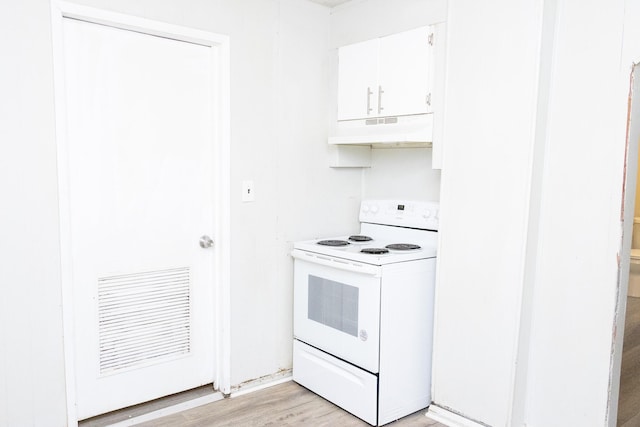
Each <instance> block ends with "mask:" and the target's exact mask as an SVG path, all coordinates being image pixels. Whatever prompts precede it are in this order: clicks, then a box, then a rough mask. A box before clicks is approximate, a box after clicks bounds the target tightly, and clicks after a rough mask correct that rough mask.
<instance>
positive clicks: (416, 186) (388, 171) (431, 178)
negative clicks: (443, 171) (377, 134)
mask: <svg viewBox="0 0 640 427" xmlns="http://www.w3.org/2000/svg"><path fill="white" fill-rule="evenodd" d="M432 152H433V150H432V149H431V148H393V149H389V148H383V149H373V150H371V167H370V168H366V169H364V175H363V180H362V182H363V184H362V185H363V187H362V197H363V198H364V199H394V198H397V199H404V200H435V201H438V200H440V170H439V169H433V168H432V167H431V154H432Z"/></svg>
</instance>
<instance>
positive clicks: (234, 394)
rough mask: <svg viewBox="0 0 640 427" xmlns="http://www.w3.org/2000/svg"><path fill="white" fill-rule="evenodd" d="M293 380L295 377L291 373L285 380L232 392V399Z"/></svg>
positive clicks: (272, 381)
mask: <svg viewBox="0 0 640 427" xmlns="http://www.w3.org/2000/svg"><path fill="white" fill-rule="evenodd" d="M292 379H293V377H292V376H291V371H289V374H288V375H287V376H285V377H283V378H277V379H273V380H271V381H268V382H261V383H260V384H257V385H252V386H248V387H246V388H244V387H243V388H242V389H241V390H238V391H233V392H231V398H234V397H238V396H242V395H244V394H247V393H253V392H254V391H258V390H263V389H265V388H269V387H273V386H274V385H278V384H282V383H286V382H288V381H291V380H292Z"/></svg>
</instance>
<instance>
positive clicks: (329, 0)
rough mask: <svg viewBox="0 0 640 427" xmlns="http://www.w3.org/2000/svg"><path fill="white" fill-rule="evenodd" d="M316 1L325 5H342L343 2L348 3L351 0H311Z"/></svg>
mask: <svg viewBox="0 0 640 427" xmlns="http://www.w3.org/2000/svg"><path fill="white" fill-rule="evenodd" d="M310 1H312V2H314V3H318V4H321V5H323V6H328V7H334V6H338V5H341V4H343V3H347V2H348V1H350V0H310Z"/></svg>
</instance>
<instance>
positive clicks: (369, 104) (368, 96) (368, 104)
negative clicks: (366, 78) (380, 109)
mask: <svg viewBox="0 0 640 427" xmlns="http://www.w3.org/2000/svg"><path fill="white" fill-rule="evenodd" d="M371 95H373V92H371V88H370V87H369V86H367V116H368V115H369V114H371V110H373V108H371Z"/></svg>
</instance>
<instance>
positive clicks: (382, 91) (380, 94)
mask: <svg viewBox="0 0 640 427" xmlns="http://www.w3.org/2000/svg"><path fill="white" fill-rule="evenodd" d="M383 93H384V90H382V86H378V114H381V113H382V110H384V108H383V107H382V94H383Z"/></svg>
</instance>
